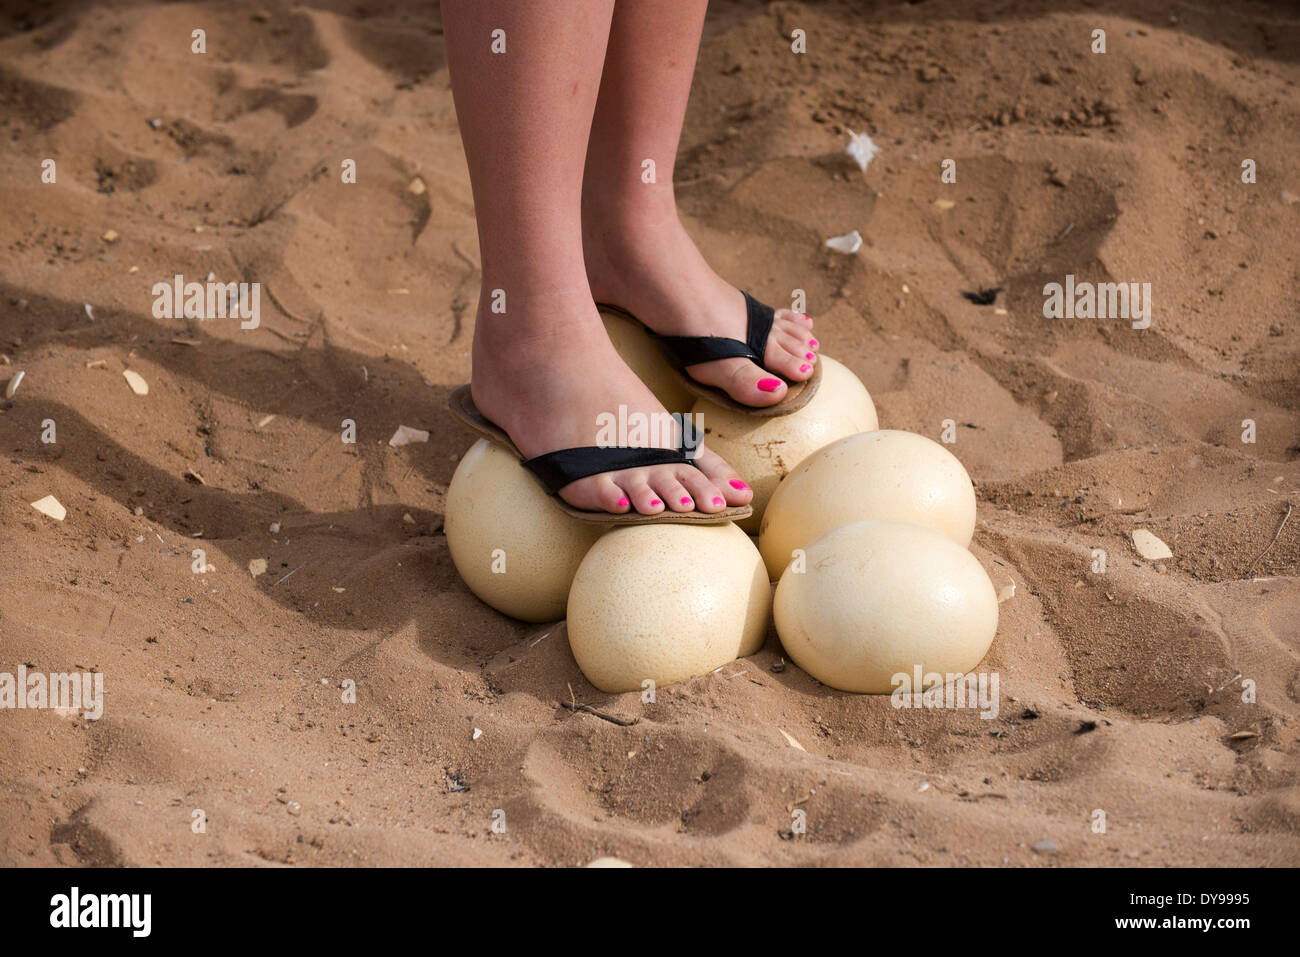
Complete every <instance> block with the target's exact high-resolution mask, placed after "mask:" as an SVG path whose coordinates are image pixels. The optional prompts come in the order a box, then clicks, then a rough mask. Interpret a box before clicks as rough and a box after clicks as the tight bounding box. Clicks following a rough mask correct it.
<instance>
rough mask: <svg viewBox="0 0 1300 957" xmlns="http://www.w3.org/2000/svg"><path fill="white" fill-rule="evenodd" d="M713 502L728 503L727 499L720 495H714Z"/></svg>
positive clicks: (717, 503)
mask: <svg viewBox="0 0 1300 957" xmlns="http://www.w3.org/2000/svg"><path fill="white" fill-rule="evenodd" d="M713 504H714V505H726V504H727V500H726V499H724V498H722V497H721V496H720V495H715V496H713Z"/></svg>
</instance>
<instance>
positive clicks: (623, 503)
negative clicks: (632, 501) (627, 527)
mask: <svg viewBox="0 0 1300 957" xmlns="http://www.w3.org/2000/svg"><path fill="white" fill-rule="evenodd" d="M618 504H619V505H626V504H627V496H626V495H625V496H623V497H622V498H620V499H619V500H618Z"/></svg>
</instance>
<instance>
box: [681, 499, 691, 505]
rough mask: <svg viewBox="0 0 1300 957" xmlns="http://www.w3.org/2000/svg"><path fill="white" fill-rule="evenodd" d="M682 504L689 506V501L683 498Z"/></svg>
mask: <svg viewBox="0 0 1300 957" xmlns="http://www.w3.org/2000/svg"><path fill="white" fill-rule="evenodd" d="M682 504H683V505H690V504H691V500H690V499H689V498H684V499H682Z"/></svg>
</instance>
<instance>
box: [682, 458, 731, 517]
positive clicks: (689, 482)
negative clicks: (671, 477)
mask: <svg viewBox="0 0 1300 957" xmlns="http://www.w3.org/2000/svg"><path fill="white" fill-rule="evenodd" d="M677 480H678V481H679V482H681V483H682V484H683V485H685V486H686V488H687V490H688V491H689V492H690V494H691V497H692V498H694V499H695V507H696V508H698V509H699V510H700V511H701V512H720V511H722V510H723V509H724V508H726V507H727V500H726V499H725V498H723V495H722V490H721V489H720V488H718V487H717V486H716V485H714V484H713V482H712V481H711V480H710V479H709V477H708V476H707V475H705V474H704V473H703V472H702V471H700V470H699V469H697V468H695V466H693V465H687V466H684V467H683V468H680V469H678V470H677Z"/></svg>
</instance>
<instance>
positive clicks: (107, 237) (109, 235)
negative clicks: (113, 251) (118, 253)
mask: <svg viewBox="0 0 1300 957" xmlns="http://www.w3.org/2000/svg"><path fill="white" fill-rule="evenodd" d="M117 236H118V232H117V230H116V229H109V230H106V231H105V232H104V235H102V236H100V237H99V238H100V239H102V240H103V241H104V242H106V243H115V242H117Z"/></svg>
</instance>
